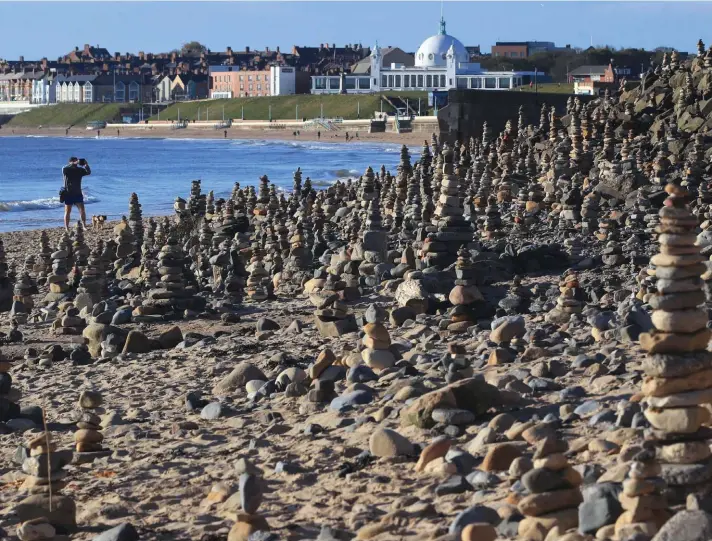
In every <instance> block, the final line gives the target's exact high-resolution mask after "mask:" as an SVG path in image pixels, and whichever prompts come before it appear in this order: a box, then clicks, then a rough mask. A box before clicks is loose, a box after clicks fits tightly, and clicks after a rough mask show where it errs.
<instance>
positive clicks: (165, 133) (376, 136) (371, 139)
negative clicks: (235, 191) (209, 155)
mask: <svg viewBox="0 0 712 541" xmlns="http://www.w3.org/2000/svg"><path fill="white" fill-rule="evenodd" d="M120 130H121V131H120V134H119V135H118V136H117V133H116V130H115V129H114V128H105V129H103V130H101V132H102V134H103V135H104V136H105V137H106V138H111V139H117V138H125V139H207V140H211V139H214V140H231V139H233V140H250V139H254V140H263V139H266V140H280V141H320V142H325V143H342V144H347V142H346V138H345V136H346V132H347V131H348V132H349V135H352V136H353V135H354V134H356V133H358V138H357V139H356V138H354V139H353V140H349V141H348V143H351V142H354V143H359V142H360V143H392V144H394V143H395V144H404V145H407V146H409V147H411V146H413V145H418V146H420V145H422V144H423V141H426V140H427V141H430V138H431V136H432V134H431V133H430V132H429V131H414V132H408V133H395V132H385V133H367V132H363V131H358V130H353V131H349V130H345V129H344V130H338V131H333V132H332V131H327V132H322V134H321V138H319V137H317V133H316V132H314V131H301V132H300V134H299V136H295V135H294V131H293V130H289V129H287V130H274V129H272V130H261V129H249V130H247V129H234V128H228V129H227V137H224V134H223V130H211V129H208V128H195V127H190V126H189V127H187V128H185V129H182V130H170V129H166V128H159V127H156V128H152V129H146V128H120ZM28 136H34V137H38V136H39V137H70V138H86V139H93V138H96V132H95V131H93V130H86V129H82V128H79V127H75V128H71V129H70V130H69V132H68V133H66V132H65V128H57V127H50V128H12V127H11V126H3V127H2V129H0V137H28Z"/></svg>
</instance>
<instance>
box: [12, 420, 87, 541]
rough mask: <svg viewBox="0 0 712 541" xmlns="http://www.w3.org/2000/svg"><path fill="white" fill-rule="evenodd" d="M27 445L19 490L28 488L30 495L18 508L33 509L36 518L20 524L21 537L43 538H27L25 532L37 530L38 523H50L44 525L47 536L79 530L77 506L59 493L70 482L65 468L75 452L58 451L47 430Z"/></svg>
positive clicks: (35, 537) (48, 537) (19, 532)
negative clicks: (24, 475)
mask: <svg viewBox="0 0 712 541" xmlns="http://www.w3.org/2000/svg"><path fill="white" fill-rule="evenodd" d="M27 446H28V448H29V452H28V451H27V450H25V449H23V451H24V452H25V453H26V455H25V459H24V460H23V462H22V471H23V472H24V473H26V474H27V477H26V478H25V481H24V483H23V484H22V485H21V487H20V490H23V491H27V492H29V494H30V495H29V496H28V497H27V498H25V499H24V500H22V501H20V502H19V503H18V504H17V507H18V508H23V507H25V506H26V507H28V508H32V509H33V510H34V513H35V515H36V517H37V518H35V519H34V520H32V521H28V522H25V523H23V524H21V525H20V526H19V527H18V537H20V539H27V538H29V539H38V538H39V539H42V538H43V537H37V536H27V537H24V536H25V534H24V531H27V530H30V529H33V530H36V529H38V528H39V525H49V526H51V528H47V527H46V526H45V527H44V528H42V529H43V530H44V531H45V535H44V539H52V538H53V537H54V535H53V531H56V533H60V534H67V533H71V532H72V531H74V530H75V529H76V513H77V510H76V505H75V503H74V501H73V500H72V499H71V498H70V497H69V496H66V495H64V494H60V491H61V490H62V489H63V488H64V487H65V486H66V485H67V482H66V481H65V478H66V477H67V472H65V471H64V467H65V466H67V465H68V464H69V463H71V462H72V459H73V457H74V454H73V453H72V451H70V450H67V449H65V450H57V444H56V442H54V441H53V440H52V437H51V435H50V434H49V433H47V432H42V433H41V434H38V435H35V436H34V438H33V439H32V440H30V441H29V442H28V444H27ZM48 455H49V457H48ZM50 491H51V496H50ZM43 511H44V513H43ZM47 534H51V535H49V536H48V535H47Z"/></svg>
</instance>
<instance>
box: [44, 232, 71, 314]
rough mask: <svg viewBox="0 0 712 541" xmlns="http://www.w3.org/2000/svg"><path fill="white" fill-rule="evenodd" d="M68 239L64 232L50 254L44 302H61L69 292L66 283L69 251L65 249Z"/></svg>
mask: <svg viewBox="0 0 712 541" xmlns="http://www.w3.org/2000/svg"><path fill="white" fill-rule="evenodd" d="M68 241H69V237H68V236H67V233H66V232H65V233H64V234H63V237H62V239H61V240H60V243H59V246H57V250H55V251H54V252H52V256H51V257H52V273H51V274H50V275H48V276H47V283H49V293H48V294H47V296H46V297H45V301H46V302H55V301H61V300H62V299H64V298H65V297H66V296H67V294H68V292H69V284H68V283H67V280H68V274H69V250H68V249H67V248H65V246H67V244H68Z"/></svg>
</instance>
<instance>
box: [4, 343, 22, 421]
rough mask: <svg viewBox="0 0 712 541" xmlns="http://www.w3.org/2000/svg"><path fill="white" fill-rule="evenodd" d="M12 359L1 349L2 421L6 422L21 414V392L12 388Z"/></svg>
mask: <svg viewBox="0 0 712 541" xmlns="http://www.w3.org/2000/svg"><path fill="white" fill-rule="evenodd" d="M11 366H12V364H11V362H10V359H8V358H7V356H5V354H3V352H2V351H0V422H6V421H9V420H10V419H14V418H15V417H17V416H18V415H20V406H19V404H18V403H17V402H18V400H19V396H20V394H19V392H18V391H16V390H13V389H12V376H11V375H10V367H11Z"/></svg>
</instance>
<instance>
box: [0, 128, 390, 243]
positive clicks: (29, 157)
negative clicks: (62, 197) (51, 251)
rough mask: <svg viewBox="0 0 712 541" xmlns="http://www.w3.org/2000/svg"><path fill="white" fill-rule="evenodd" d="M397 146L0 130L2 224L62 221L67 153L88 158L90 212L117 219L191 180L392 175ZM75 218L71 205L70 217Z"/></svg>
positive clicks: (166, 207)
mask: <svg viewBox="0 0 712 541" xmlns="http://www.w3.org/2000/svg"><path fill="white" fill-rule="evenodd" d="M399 150H400V146H399V145H394V144H385V143H383V144H382V143H360V142H354V143H348V144H346V143H329V142H321V141H320V142H317V141H300V140H298V139H295V140H289V141H287V140H284V141H280V140H259V139H251V140H247V139H245V140H230V139H228V140H224V139H153V138H146V139H142V138H128V137H126V138H124V137H121V138H118V137H113V138H112V137H101V138H82V137H46V136H25V137H0V231H14V230H19V229H39V228H48V227H58V226H61V225H62V219H63V218H62V216H63V205H62V204H61V203H60V202H59V197H58V191H59V188H60V187H61V186H62V171H61V170H62V167H64V165H66V163H67V160H68V159H69V157H70V156H76V157H78V158H86V159H87V161H88V162H89V164H90V166H91V171H92V174H91V175H90V176H88V177H84V180H83V182H82V187H83V191H84V201H85V203H86V205H87V216H88V218H91V215H93V214H105V215H107V217H108V219H109V220H117V219H119V218H120V217H121V216H122V215H124V214H127V213H128V201H129V195H130V194H131V192H136V193H137V194H138V196H139V201H140V203H141V205H142V210H143V214H144V216H159V215H165V214H171V213H172V212H173V201H174V199H175V198H176V197H177V196H181V197H183V198H184V199H187V198H188V195H189V191H190V182H191V180H195V179H200V180H202V190H203V192H204V193H206V194H207V192H209V191H210V190H213V191H214V194H215V198H216V199H217V198H220V197H229V196H230V193H231V192H232V188H233V185H234V183H235V182H239V183H240V186H242V187H244V186H248V185H253V186H255V187H257V186H258V185H259V177H260V176H262V175H267V177H268V178H269V180H270V182H273V183H274V184H276V185H277V187H278V188H280V189H284V190H287V191H291V189H292V177H293V172H294V171H295V170H296V169H297V167H301V169H302V181H304V179H306V178H307V177H310V178H311V180H312V185H313V186H314V187H315V188H318V187H323V186H325V185H328V184H330V183H332V182H334V181H336V180H337V179H345V178H349V177H351V178H358V176H359V175H361V174H363V172H364V171H365V170H366V167H367V166H369V165H370V166H372V167H373V169H374V170H375V171H376V172H377V171H378V169H379V168H380V167H381V165H385V166H386V168H387V169H389V170H390V171H391V172H392V173H393V174H395V169H396V166H397V164H398V161H399V158H400V156H399ZM77 218H78V212H77V210H76V209H74V210H73V211H72V219H73V220H74V219H77Z"/></svg>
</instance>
